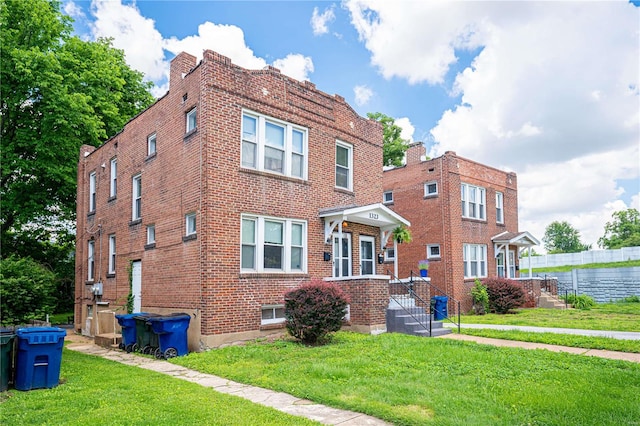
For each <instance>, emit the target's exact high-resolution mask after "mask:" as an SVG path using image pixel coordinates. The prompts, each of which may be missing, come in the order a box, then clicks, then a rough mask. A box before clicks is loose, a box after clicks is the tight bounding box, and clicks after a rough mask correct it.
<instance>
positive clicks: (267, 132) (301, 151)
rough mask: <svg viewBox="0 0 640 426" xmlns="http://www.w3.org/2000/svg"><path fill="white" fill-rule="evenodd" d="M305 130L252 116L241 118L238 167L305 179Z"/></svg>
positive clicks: (282, 122)
mask: <svg viewBox="0 0 640 426" xmlns="http://www.w3.org/2000/svg"><path fill="white" fill-rule="evenodd" d="M307 135H308V132H307V129H305V128H303V127H299V126H295V125H293V124H290V123H287V122H284V121H280V120H276V119H274V118H271V117H267V116H264V115H261V114H257V113H253V112H244V113H243V114H242V159H241V164H242V167H246V168H250V169H256V170H260V171H265V172H269V173H276V174H280V175H284V176H290V177H294V178H300V179H306V174H307V172H306V171H307V145H308V144H307V138H308V136H307Z"/></svg>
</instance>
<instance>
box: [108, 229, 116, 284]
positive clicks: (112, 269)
mask: <svg viewBox="0 0 640 426" xmlns="http://www.w3.org/2000/svg"><path fill="white" fill-rule="evenodd" d="M107 272H108V273H109V274H115V273H116V234H111V235H109V270H108V271H107Z"/></svg>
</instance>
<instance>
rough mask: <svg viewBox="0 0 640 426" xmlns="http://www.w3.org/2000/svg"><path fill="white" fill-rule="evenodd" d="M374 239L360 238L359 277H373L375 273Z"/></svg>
mask: <svg viewBox="0 0 640 426" xmlns="http://www.w3.org/2000/svg"><path fill="white" fill-rule="evenodd" d="M375 242H376V240H375V238H373V237H364V236H360V275H373V274H374V273H375V270H376V269H375V262H374V259H373V257H374V255H373V247H374V245H375Z"/></svg>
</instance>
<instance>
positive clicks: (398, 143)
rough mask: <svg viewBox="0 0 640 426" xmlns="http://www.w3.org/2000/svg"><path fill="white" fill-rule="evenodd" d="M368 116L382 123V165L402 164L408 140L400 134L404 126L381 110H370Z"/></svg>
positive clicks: (397, 165)
mask: <svg viewBox="0 0 640 426" xmlns="http://www.w3.org/2000/svg"><path fill="white" fill-rule="evenodd" d="M367 117H369V118H370V119H371V120H375V121H378V122H379V123H380V124H382V134H383V136H382V138H383V145H382V165H383V166H396V167H399V166H402V159H403V158H404V153H405V152H406V151H407V147H408V146H407V141H405V140H404V139H402V137H401V136H400V134H401V133H402V128H401V127H400V126H398V125H396V124H395V120H394V119H393V118H391V117H389V116H388V115H385V114H382V113H381V112H369V113H367Z"/></svg>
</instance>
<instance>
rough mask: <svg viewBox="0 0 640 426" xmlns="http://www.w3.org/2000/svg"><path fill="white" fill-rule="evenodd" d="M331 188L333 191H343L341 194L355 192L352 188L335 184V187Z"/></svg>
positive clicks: (352, 193)
mask: <svg viewBox="0 0 640 426" xmlns="http://www.w3.org/2000/svg"><path fill="white" fill-rule="evenodd" d="M333 190H334V191H335V192H341V193H343V194H348V195H355V193H354V192H353V190H352V189H347V188H340V187H337V186H335V187H334V188H333Z"/></svg>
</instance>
